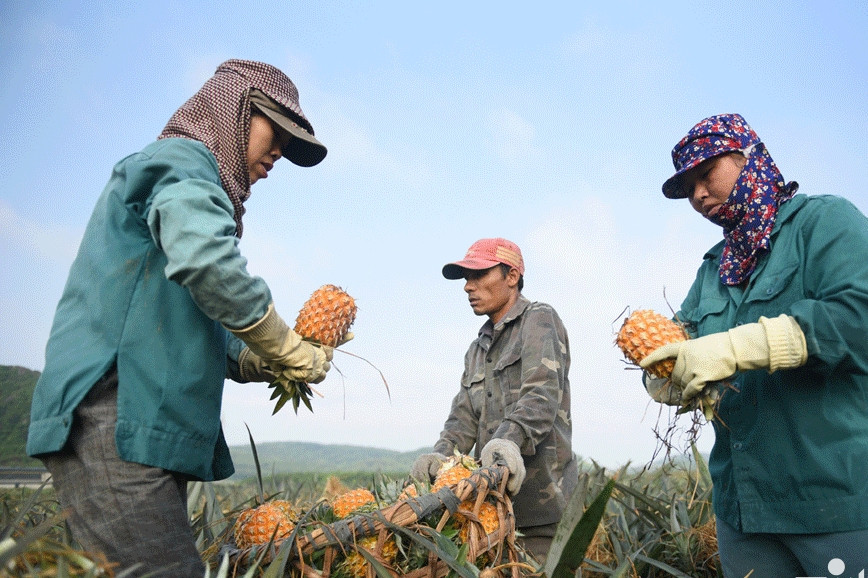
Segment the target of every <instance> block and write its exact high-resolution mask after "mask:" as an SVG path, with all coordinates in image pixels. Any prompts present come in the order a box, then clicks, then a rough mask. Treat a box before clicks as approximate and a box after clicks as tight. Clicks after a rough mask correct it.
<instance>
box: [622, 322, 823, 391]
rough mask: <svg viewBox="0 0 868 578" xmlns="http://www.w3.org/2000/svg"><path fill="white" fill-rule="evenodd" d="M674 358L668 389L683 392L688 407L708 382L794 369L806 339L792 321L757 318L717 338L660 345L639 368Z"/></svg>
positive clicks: (803, 356)
mask: <svg viewBox="0 0 868 578" xmlns="http://www.w3.org/2000/svg"><path fill="white" fill-rule="evenodd" d="M670 357H674V358H675V369H673V371H672V376H671V379H672V385H673V386H674V387H676V388H678V389H680V390H681V403H682V404H687V402H689V401H690V400H691V399H692V398H693V397H695V396H696V395H698V394H699V393H700V392H701V391H702V390H703V388H704V387H705V385H706V384H707V383H708V382H710V381H720V380H722V379H726V378H728V377H730V376H732V375H733V374H734V373H735V372H736V371H745V370H749V369H768V370H769V373H771V372H774V371H777V370H778V369H793V368H795V367H800V366H802V365H804V364H805V362H806V361H807V360H808V349H807V346H806V344H805V334H804V333H803V332H802V328H801V327H799V324H798V323H797V322H796V320H795V319H794V318H793V317H790V316H789V315H780V316H778V317H774V318H771V319H769V318H767V317H760V318H759V322H757V323H747V324H745V325H741V326H739V327H735V328H733V329H730V330H729V331H724V332H721V333H711V334H709V335H705V336H703V337H699V338H696V339H688V340H687V341H680V342H677V343H670V344H668V345H664V346H663V347H660V348H658V349H656V350H654V351H652V352H651V354H649V355H648V356H647V357H645V359H643V360H642V361H641V363H640V364H639V365H640V366H642V368H643V369H647V368H648V367H650V366H651V365H653V364H654V363H656V362H658V361H662V360H663V359H668V358H670Z"/></svg>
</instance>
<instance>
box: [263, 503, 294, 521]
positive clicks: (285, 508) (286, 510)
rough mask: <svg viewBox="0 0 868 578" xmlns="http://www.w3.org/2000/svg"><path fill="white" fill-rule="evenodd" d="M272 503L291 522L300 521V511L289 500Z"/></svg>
mask: <svg viewBox="0 0 868 578" xmlns="http://www.w3.org/2000/svg"><path fill="white" fill-rule="evenodd" d="M270 503H271V504H273V505H275V506H277V507H278V508H279V509H280V511H281V512H283V515H284V516H286V519H287V520H289V521H290V522H293V523H294V522H296V521H298V511H297V510H296V509H295V506H293V505H292V502H290V501H289V500H271V502H270Z"/></svg>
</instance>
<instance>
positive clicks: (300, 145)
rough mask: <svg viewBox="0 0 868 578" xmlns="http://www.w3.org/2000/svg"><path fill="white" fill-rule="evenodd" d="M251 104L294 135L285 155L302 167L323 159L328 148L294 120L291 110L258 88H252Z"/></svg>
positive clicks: (284, 151) (283, 151) (312, 164)
mask: <svg viewBox="0 0 868 578" xmlns="http://www.w3.org/2000/svg"><path fill="white" fill-rule="evenodd" d="M250 104H251V105H253V106H254V107H256V110H258V111H259V112H261V113H262V114H264V115H265V116H267V117H268V118H269V119H271V120H272V121H273V122H274V123H275V124H276V125H277V126H279V127H280V128H281V129H283V130H285V131H286V132H288V133H289V134H290V135H292V138H291V139H290V140H289V144H287V145H286V146H285V147H284V148H283V150H282V151H281V152H282V153H283V156H285V157H286V158H288V159H289V160H290V161H292V163H294V164H296V165H298V166H300V167H312V166H314V165H316V164H319V162H320V161H322V160H323V159H324V158H325V156H326V153H327V152H328V149H326V147H325V145H323V144H322V143H321V142H319V141H318V140H317V139H316V137H314V136H313V131H308V130H306V129H305V128H303V127H301V126H299V125H298V124H297V123H296V122H295V121H293V120H292V117H291V116H290V113H289V111H288V110H287V109H286V108H284V107H283V106H281V105H280V104H279V103H277V102H276V101H274V100H273V99H271V98H270V97H269V96H268V95H266V94H265V93H264V92H262V91H261V90H259V89H258V88H251V89H250Z"/></svg>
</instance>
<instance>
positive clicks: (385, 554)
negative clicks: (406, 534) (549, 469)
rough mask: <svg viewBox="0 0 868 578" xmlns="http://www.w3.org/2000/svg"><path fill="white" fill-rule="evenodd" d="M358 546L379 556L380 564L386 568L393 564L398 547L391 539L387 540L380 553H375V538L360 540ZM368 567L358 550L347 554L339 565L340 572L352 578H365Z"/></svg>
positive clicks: (369, 537)
mask: <svg viewBox="0 0 868 578" xmlns="http://www.w3.org/2000/svg"><path fill="white" fill-rule="evenodd" d="M358 546H359V547H362V548H365V549H366V550H368V551H369V552H372V553H377V554H379V556H378V557H379V558H380V560H381V561H382V562H385V563H386V565H387V566H391V565H393V564H394V563H395V558H397V556H398V545H397V544H396V543H395V539H394V538H392V537H389V538H387V539H386V540H385V541H384V542H383V548H382V550H381V551H380V552H377V551H376V548H377V536H367V537H365V538H362V539H360V540H359V541H358ZM368 566H369V564H368V561H367V560H366V559H365V557H364V556H362V555H361V554H360V553H359V552H358V550H354V551H352V552H350V553H349V554H347V557H346V559H345V560H344V561H343V563H342V564H341V570H343V571H344V572H346V574H348V575H349V576H352V577H353V578H365V576H367V573H368Z"/></svg>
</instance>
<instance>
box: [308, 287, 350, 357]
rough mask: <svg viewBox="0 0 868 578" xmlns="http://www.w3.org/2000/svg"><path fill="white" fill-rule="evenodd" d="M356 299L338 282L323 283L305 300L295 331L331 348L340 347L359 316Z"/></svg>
mask: <svg viewBox="0 0 868 578" xmlns="http://www.w3.org/2000/svg"><path fill="white" fill-rule="evenodd" d="M357 310H358V307H356V301H355V299H353V298H352V297H350V296H349V295H348V294H347V293H346V292H345V291H344V290H343V289H341V288H340V287H338V286H336V285H323V286H322V287H320V288H319V289H317V290H316V291H314V292H313V294H312V295H311V296H310V299H308V300H307V302H305V304H304V306H303V307H302V308H301V311H299V313H298V317H297V318H296V320H295V332H296V333H298V334H299V335H301V336H302V337H304V338H305V339H308V340H310V341H315V342H317V343H320V344H322V345H326V346H328V347H337V346H338V345H340V343H341V341H343V339H344V337H346V335H347V332H348V331H349V330H350V325H352V324H353V321H355V319H356V311H357Z"/></svg>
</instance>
